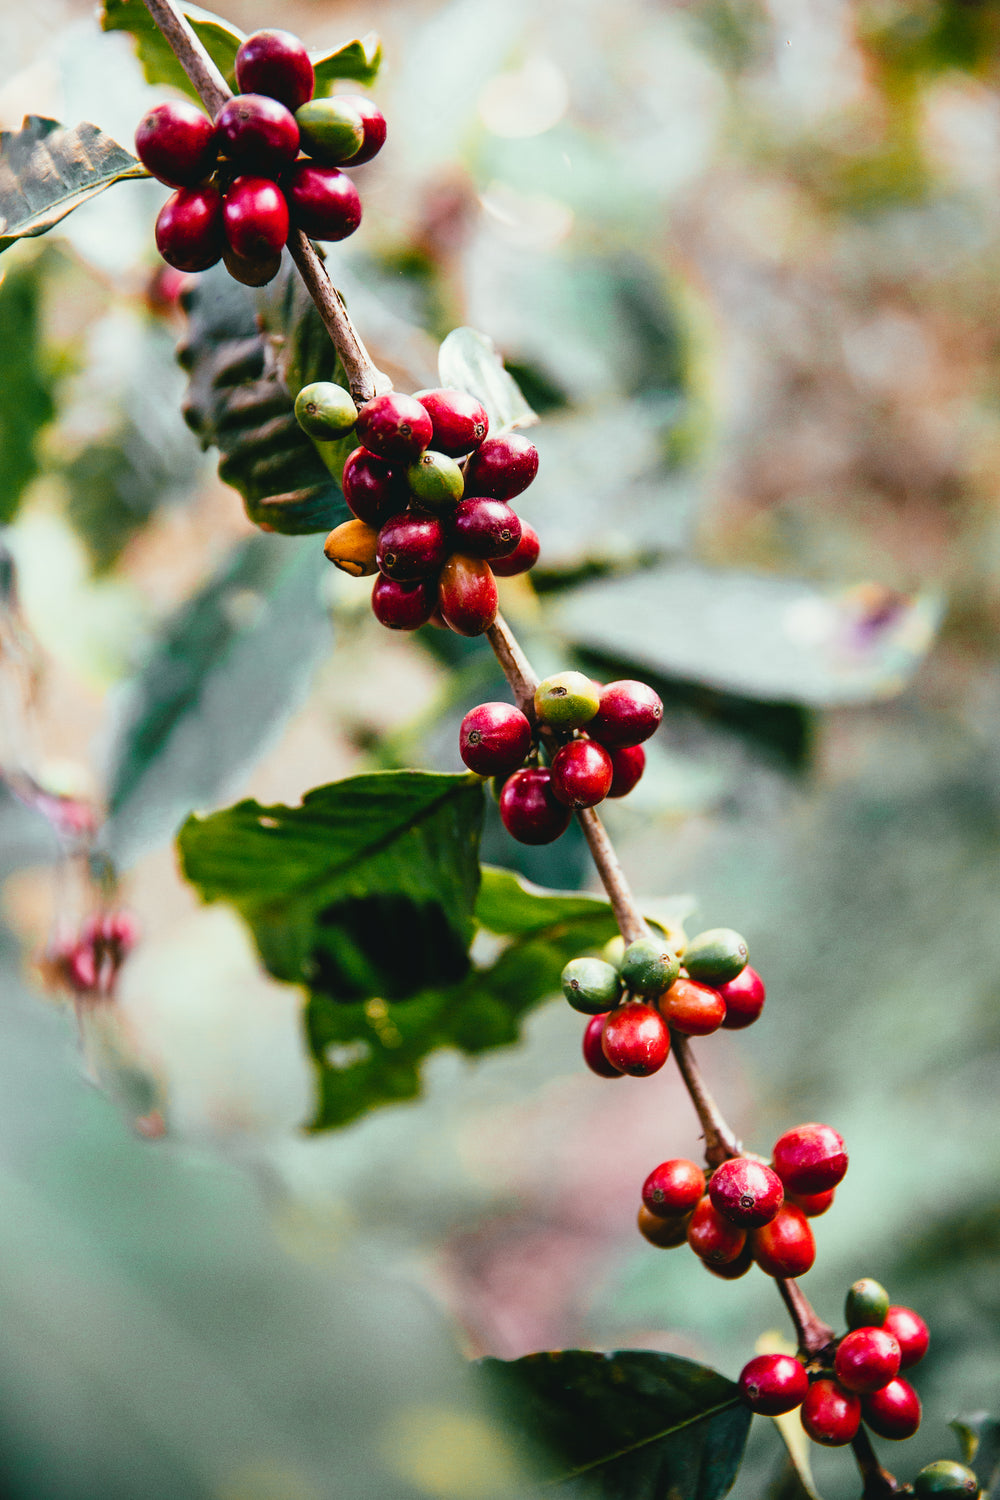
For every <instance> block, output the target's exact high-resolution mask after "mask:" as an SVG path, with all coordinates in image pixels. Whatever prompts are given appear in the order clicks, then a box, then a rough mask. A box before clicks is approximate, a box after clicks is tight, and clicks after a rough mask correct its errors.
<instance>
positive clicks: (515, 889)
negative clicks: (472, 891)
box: [476, 865, 617, 947]
mask: <svg viewBox="0 0 1000 1500" xmlns="http://www.w3.org/2000/svg"><path fill="white" fill-rule="evenodd" d="M476 920H477V921H478V922H479V923H480V924H481V925H482V926H483V927H486V928H488V930H489V931H490V932H496V933H498V934H501V935H502V936H504V937H514V936H516V937H523V936H525V935H528V934H531V935H534V934H539V933H548V934H550V935H553V936H555V935H559V936H561V935H562V933H563V931H567V930H568V929H569V928H570V927H572V928H573V930H574V934H575V936H574V941H575V942H576V943H577V944H578V945H580V944H582V945H583V946H584V947H589V946H591V945H593V944H595V943H603V942H606V941H607V939H608V938H609V937H613V936H614V934H615V932H616V931H617V928H616V926H615V921H614V917H613V916H612V914H611V908H610V907H609V905H608V903H607V901H606V900H604V898H603V897H600V896H582V895H579V894H578V893H577V892H574V891H565V892H564V891H547V890H544V889H543V888H542V887H541V886H538V885H533V884H532V883H531V881H530V880H525V879H523V878H522V876H520V875H515V874H514V873H513V871H511V870H500V869H496V868H495V867H494V866H492V865H484V866H483V880H482V885H481V886H480V888H479V900H478V901H477V902H476Z"/></svg>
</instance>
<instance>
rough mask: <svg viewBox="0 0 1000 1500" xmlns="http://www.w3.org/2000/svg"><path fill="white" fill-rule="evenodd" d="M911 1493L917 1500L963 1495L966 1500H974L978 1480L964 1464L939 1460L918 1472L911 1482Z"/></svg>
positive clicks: (977, 1492) (943, 1459)
mask: <svg viewBox="0 0 1000 1500" xmlns="http://www.w3.org/2000/svg"><path fill="white" fill-rule="evenodd" d="M913 1493H914V1494H915V1495H916V1497H917V1500H937V1497H938V1496H940V1495H952V1496H962V1495H964V1496H966V1497H967V1500H976V1496H977V1495H978V1494H979V1480H978V1479H977V1478H976V1476H975V1474H973V1472H972V1470H971V1469H967V1468H966V1467H965V1465H964V1464H956V1463H952V1461H951V1460H950V1459H947V1458H939V1459H937V1460H936V1461H935V1462H934V1463H932V1464H925V1465H924V1467H923V1468H922V1469H921V1470H920V1473H919V1474H918V1475H917V1476H916V1478H915V1479H914V1481H913Z"/></svg>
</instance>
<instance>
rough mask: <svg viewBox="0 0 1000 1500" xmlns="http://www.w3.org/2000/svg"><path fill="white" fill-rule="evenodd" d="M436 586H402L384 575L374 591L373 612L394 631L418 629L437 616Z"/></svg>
mask: <svg viewBox="0 0 1000 1500" xmlns="http://www.w3.org/2000/svg"><path fill="white" fill-rule="evenodd" d="M435 599H436V596H435V592H434V585H433V583H427V582H426V581H424V580H421V581H420V582H419V583H400V582H399V581H398V580H397V579H395V578H385V577H383V575H382V574H381V573H380V574H379V576H378V577H377V578H376V580H375V584H374V587H373V588H372V610H373V611H374V614H375V618H376V620H378V621H379V623H380V624H382V625H387V626H388V627H389V629H390V630H416V629H417V627H418V626H419V625H426V624H427V621H428V620H429V619H430V617H431V615H432V614H433V613H434V604H435Z"/></svg>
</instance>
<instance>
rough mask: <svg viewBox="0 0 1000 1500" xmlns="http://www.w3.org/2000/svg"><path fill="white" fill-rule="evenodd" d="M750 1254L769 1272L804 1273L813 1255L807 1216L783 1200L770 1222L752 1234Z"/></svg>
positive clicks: (782, 1274)
mask: <svg viewBox="0 0 1000 1500" xmlns="http://www.w3.org/2000/svg"><path fill="white" fill-rule="evenodd" d="M752 1239H753V1257H754V1260H755V1261H756V1262H757V1264H758V1265H759V1266H760V1268H761V1270H762V1271H765V1272H766V1273H767V1275H768V1276H778V1277H782V1278H784V1277H788V1276H804V1275H805V1273H806V1272H807V1271H808V1270H809V1268H810V1266H811V1265H812V1263H813V1261H814V1260H815V1259H816V1241H815V1240H814V1239H813V1232H812V1230H811V1228H810V1227H809V1220H808V1219H807V1218H806V1216H805V1214H804V1213H803V1212H802V1210H801V1208H796V1207H795V1205H794V1203H783V1204H782V1206H781V1208H779V1209H778V1212H777V1213H776V1214H775V1216H774V1218H773V1219H772V1220H771V1222H770V1224H765V1225H764V1227H763V1229H755V1230H754V1231H753V1234H752Z"/></svg>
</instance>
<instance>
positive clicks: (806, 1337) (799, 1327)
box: [777, 1278, 834, 1354]
mask: <svg viewBox="0 0 1000 1500" xmlns="http://www.w3.org/2000/svg"><path fill="white" fill-rule="evenodd" d="M777 1286H778V1291H779V1292H780V1293H781V1295H782V1298H783V1300H784V1303H785V1306H786V1307H787V1308H788V1311H789V1313H790V1314H791V1319H792V1322H793V1323H794V1324H795V1332H796V1334H797V1335H798V1340H799V1348H800V1349H801V1350H802V1352H803V1354H818V1353H819V1352H820V1350H821V1349H825V1348H826V1346H827V1344H829V1343H830V1341H831V1340H832V1339H833V1337H834V1332H833V1329H832V1328H831V1327H830V1325H829V1324H828V1323H824V1322H823V1320H822V1318H819V1317H817V1316H816V1314H815V1313H814V1312H813V1309H812V1305H811V1304H810V1302H809V1299H808V1297H807V1296H806V1295H805V1293H804V1292H803V1290H802V1288H801V1287H800V1286H799V1284H798V1282H797V1281H791V1280H785V1279H781V1278H779V1279H778V1282H777Z"/></svg>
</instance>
